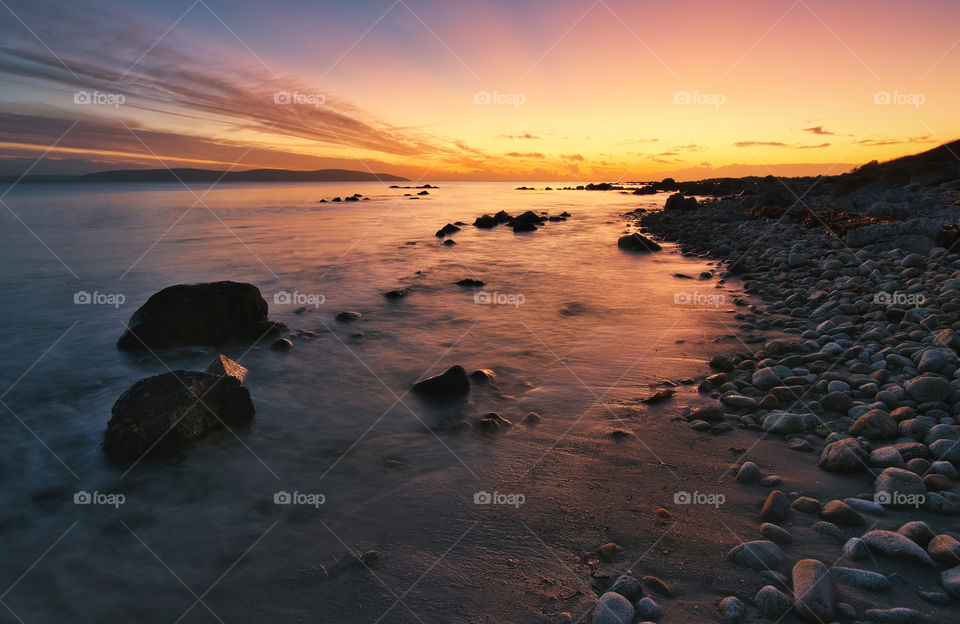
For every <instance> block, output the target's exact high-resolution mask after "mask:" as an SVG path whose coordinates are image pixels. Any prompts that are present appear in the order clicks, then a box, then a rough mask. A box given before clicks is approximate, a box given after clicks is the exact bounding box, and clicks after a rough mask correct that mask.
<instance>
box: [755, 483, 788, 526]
mask: <svg viewBox="0 0 960 624" xmlns="http://www.w3.org/2000/svg"><path fill="white" fill-rule="evenodd" d="M789 512H790V501H789V500H788V499H787V497H786V495H785V494H784V493H783V492H781V491H780V490H773V491H772V492H770V494H769V495H767V500H766V501H765V502H764V503H763V509H761V510H760V518H761V519H762V520H763V521H764V522H780V521H782V520H785V519H786V518H787V514H788V513H789Z"/></svg>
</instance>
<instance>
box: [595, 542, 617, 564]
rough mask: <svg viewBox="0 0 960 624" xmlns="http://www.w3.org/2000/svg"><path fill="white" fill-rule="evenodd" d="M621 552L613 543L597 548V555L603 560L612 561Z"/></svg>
mask: <svg viewBox="0 0 960 624" xmlns="http://www.w3.org/2000/svg"><path fill="white" fill-rule="evenodd" d="M619 550H620V547H619V546H617V545H616V544H614V543H613V542H607V543H606V544H603V545H602V546H598V547H597V554H598V555H600V558H601V559H602V560H604V561H611V560H612V559H613V558H614V556H615V555H616V554H617V551H619Z"/></svg>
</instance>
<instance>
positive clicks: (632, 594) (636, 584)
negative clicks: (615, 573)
mask: <svg viewBox="0 0 960 624" xmlns="http://www.w3.org/2000/svg"><path fill="white" fill-rule="evenodd" d="M610 591H612V592H614V593H617V594H620V595H621V596H623V597H624V598H626V599H627V600H629V601H630V602H631V604H632V603H634V602H636V601H637V600H639V599H640V597H641V596H643V587H641V585H640V581H638V580H637V579H636V577H634V576H633V575H631V574H623V575H622V576H620V578H618V579H617V580H616V582H614V584H613V585H612V586H611V587H610Z"/></svg>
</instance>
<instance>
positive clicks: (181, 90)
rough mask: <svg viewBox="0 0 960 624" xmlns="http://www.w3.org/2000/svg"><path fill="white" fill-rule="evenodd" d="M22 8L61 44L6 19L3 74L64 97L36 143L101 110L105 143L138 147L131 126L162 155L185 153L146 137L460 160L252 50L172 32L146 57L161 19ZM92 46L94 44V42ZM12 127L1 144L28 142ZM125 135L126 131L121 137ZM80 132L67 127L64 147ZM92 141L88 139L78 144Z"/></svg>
mask: <svg viewBox="0 0 960 624" xmlns="http://www.w3.org/2000/svg"><path fill="white" fill-rule="evenodd" d="M18 13H20V14H21V15H22V16H23V19H24V21H26V22H27V23H39V24H43V29H42V37H43V40H45V41H56V42H57V46H56V49H57V55H56V56H54V55H53V54H52V53H50V52H49V51H48V50H47V49H46V48H45V47H44V46H43V45H42V44H41V43H40V42H39V41H37V40H36V39H34V38H33V37H32V36H31V35H30V33H29V32H28V31H26V30H25V29H23V28H22V27H20V26H19V25H18V24H15V23H14V20H0V80H2V81H3V82H8V81H10V82H16V81H22V80H23V79H27V80H29V81H30V82H31V83H32V84H33V85H39V86H40V88H43V89H44V90H46V91H48V92H50V93H51V94H52V95H50V96H49V97H46V98H45V99H46V100H47V101H51V102H54V101H56V100H57V99H58V98H62V99H61V101H62V106H60V107H59V108H60V110H59V111H56V110H49V111H48V113H47V115H46V117H47V121H46V125H47V126H48V128H47V130H46V131H44V129H43V128H42V127H41V126H43V125H44V121H43V120H42V119H41V117H40V116H39V115H33V116H32V118H31V119H30V124H31V128H30V131H31V132H33V133H34V134H35V135H38V139H37V140H39V141H41V143H38V145H49V144H50V143H49V142H46V143H43V142H42V141H48V140H49V139H48V138H44V137H49V135H51V134H55V133H54V132H53V130H54V129H55V128H60V127H62V126H63V121H64V120H69V119H76V118H78V117H87V118H89V119H93V118H96V117H99V118H100V119H101V122H100V125H106V126H109V127H110V128H111V130H110V132H109V133H108V136H107V137H105V143H106V144H107V145H106V148H108V149H114V148H118V149H123V150H128V151H129V150H134V151H142V149H143V146H142V145H139V141H137V140H136V139H135V138H134V137H133V136H131V135H130V132H128V131H126V130H125V129H124V128H123V124H126V125H129V126H131V127H138V128H139V129H141V130H143V131H144V135H145V137H144V138H143V140H144V142H145V143H146V144H147V146H148V147H150V149H152V150H154V151H157V152H160V151H161V150H163V151H172V152H174V153H175V152H177V151H178V150H179V149H180V148H179V147H173V146H170V147H169V148H168V146H167V145H166V143H163V144H160V145H157V144H152V143H151V142H150V141H151V139H155V138H159V137H160V135H162V140H163V141H164V142H167V141H172V140H174V139H176V138H177V137H178V136H179V140H180V141H181V142H182V143H183V145H184V149H186V150H187V151H189V148H190V147H191V146H198V145H200V144H201V143H202V142H207V143H209V144H210V146H211V148H215V147H216V146H219V145H223V144H226V145H228V146H230V147H232V146H233V145H234V144H240V143H243V144H244V145H247V146H249V145H251V144H252V145H255V146H257V147H261V148H264V149H266V150H268V151H269V150H274V151H277V152H287V153H299V154H301V155H303V154H312V153H314V151H315V149H316V147H315V146H316V144H323V145H325V146H327V147H328V149H332V150H334V151H340V152H344V151H347V150H351V151H352V150H360V151H367V152H375V153H379V154H383V155H390V156H399V157H416V156H427V155H433V156H436V155H440V156H457V155H462V154H460V150H461V149H463V148H458V146H457V145H456V144H455V143H451V142H450V141H449V140H445V139H441V138H439V137H435V136H431V135H428V134H426V133H422V132H418V131H416V130H411V129H401V128H398V127H395V126H393V125H391V124H389V123H386V122H384V121H382V120H379V119H377V118H376V117H374V116H373V115H371V114H368V113H366V112H365V111H363V110H362V109H360V108H358V107H357V106H355V105H353V104H352V103H350V102H349V101H347V100H344V99H343V98H340V97H339V96H337V95H336V94H334V93H329V92H327V91H325V90H323V89H319V88H318V87H317V86H316V85H314V84H312V83H310V82H309V81H307V80H304V79H302V78H300V77H297V76H280V75H277V74H274V73H273V72H272V71H271V70H270V69H269V68H267V67H265V66H264V65H262V64H261V63H260V62H258V60H257V59H256V58H255V57H253V56H252V55H250V56H248V55H243V54H240V55H238V54H236V52H235V51H232V52H233V53H232V54H231V53H229V51H226V50H220V49H216V48H213V47H212V46H209V45H207V44H205V43H204V42H203V40H202V39H198V38H193V39H190V38H184V37H182V36H179V35H180V33H178V31H176V30H174V31H171V32H170V33H169V34H168V35H167V36H166V37H165V38H163V39H162V40H160V42H159V43H158V44H157V45H156V46H154V47H152V48H150V49H149V51H148V52H149V53H147V54H143V51H144V50H143V48H144V47H143V42H144V41H155V40H156V36H157V34H156V33H155V32H153V31H154V30H155V28H154V27H155V26H156V24H151V23H149V22H147V21H144V20H143V19H141V18H139V17H137V16H134V15H131V14H130V13H129V12H128V11H124V12H123V15H120V12H112V13H111V12H107V11H88V10H87V9H86V8H84V9H83V10H79V9H77V8H74V7H70V6H69V5H64V6H50V5H40V4H37V5H26V6H24V7H22V8H18ZM161 32H162V31H161ZM91 41H97V45H95V46H92V45H89V44H90V42H91ZM104 50H110V53H109V54H105V53H104ZM142 54H143V56H142V58H139V61H138V57H141V55H142ZM61 59H62V62H61ZM78 91H87V92H91V93H92V92H96V91H99V92H101V93H109V94H121V95H123V96H124V98H125V99H126V101H125V103H124V104H123V105H122V106H120V107H119V108H115V107H108V106H96V105H88V106H81V105H77V104H75V103H74V101H73V94H74V93H76V92H78ZM278 93H286V94H300V95H302V96H304V97H303V99H304V100H305V101H304V102H300V103H297V102H293V103H284V102H283V101H282V100H283V98H282V97H280V98H279V99H278V97H277V95H276V94H278ZM4 109H5V110H7V111H9V110H10V106H4ZM147 120H148V121H147ZM158 122H159V123H158ZM94 125H97V124H94ZM158 126H159V127H164V128H177V130H170V131H169V132H159V133H157V136H152V135H151V133H149V132H146V130H147V129H148V127H153V128H156V127H158ZM91 127H93V126H91ZM8 128H9V126H8ZM9 129H10V130H11V132H10V133H7V132H6V131H5V132H4V135H2V136H0V141H10V140H16V141H18V142H23V141H24V140H26V139H25V138H24V137H23V136H22V133H20V132H19V131H18V129H17V128H9ZM118 130H121V131H122V132H119V133H118ZM257 133H260V135H261V136H257ZM118 134H120V135H125V136H123V137H122V140H121V137H120V136H117V135H118ZM39 135H43V136H42V137H41V136H39ZM201 135H202V136H201ZM241 136H242V137H243V139H242V140H241V138H240V137H241ZM203 137H207V138H203ZM213 137H217V138H213ZM231 137H236V141H234V140H231ZM90 138H92V137H87V139H90ZM76 139H77V137H76V136H74V134H73V132H71V133H70V135H69V136H67V137H65V139H64V144H63V145H64V147H70V146H71V145H73V143H72V141H75V140H76ZM117 142H121V143H123V145H122V146H120V145H117V144H116V143H117ZM94 143H95V141H89V140H88V141H87V142H86V143H85V144H84V146H83V147H85V148H90V147H93V144H94ZM111 143H112V144H111ZM278 145H285V146H290V147H286V148H283V147H278ZM214 151H216V150H214ZM221 151H222V150H221ZM364 156H366V154H364ZM355 157H356V158H360V155H356V154H355Z"/></svg>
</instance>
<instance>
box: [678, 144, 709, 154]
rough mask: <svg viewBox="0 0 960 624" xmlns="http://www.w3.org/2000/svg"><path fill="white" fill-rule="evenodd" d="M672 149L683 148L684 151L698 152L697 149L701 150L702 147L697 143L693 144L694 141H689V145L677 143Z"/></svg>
mask: <svg viewBox="0 0 960 624" xmlns="http://www.w3.org/2000/svg"><path fill="white" fill-rule="evenodd" d="M673 149H677V150H683V151H685V152H699V151H700V150H702V149H703V148H702V147H700V146H699V145H697V144H695V143H691V144H689V145H678V146H677V147H675V148H673Z"/></svg>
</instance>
